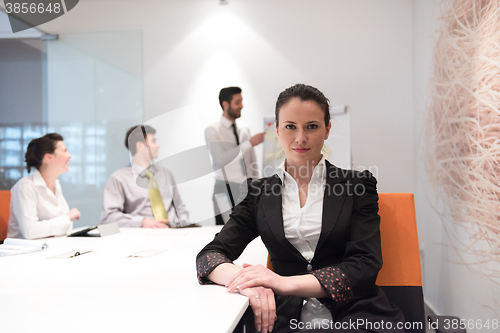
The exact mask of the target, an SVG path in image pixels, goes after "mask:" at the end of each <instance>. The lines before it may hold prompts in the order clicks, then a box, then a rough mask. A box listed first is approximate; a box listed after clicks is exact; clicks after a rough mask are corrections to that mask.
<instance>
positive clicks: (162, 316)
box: [0, 226, 267, 333]
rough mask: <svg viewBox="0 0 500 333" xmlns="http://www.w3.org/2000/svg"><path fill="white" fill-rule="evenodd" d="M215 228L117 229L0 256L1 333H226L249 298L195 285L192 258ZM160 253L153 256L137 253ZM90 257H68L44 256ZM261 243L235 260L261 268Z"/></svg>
mask: <svg viewBox="0 0 500 333" xmlns="http://www.w3.org/2000/svg"><path fill="white" fill-rule="evenodd" d="M219 230H220V226H204V227H202V228H186V229H141V228H139V229H121V232H120V233H119V234H115V235H111V236H107V237H102V238H100V237H75V238H73V237H71V238H68V237H56V238H49V239H47V240H46V241H47V243H48V244H49V247H48V249H46V250H44V251H39V252H35V253H30V254H23V255H17V256H9V257H0V331H2V332H6V333H24V332H30V333H31V332H37V333H40V332H50V333H59V332H60V333H62V332H64V333H66V332H72V333H77V332H86V333H87V332H105V331H108V332H120V333H127V332H134V333H136V332H200V331H203V332H214V333H215V332H217V333H220V332H232V331H233V329H234V327H235V326H236V325H237V323H238V321H239V319H240V318H241V316H242V314H243V313H244V311H245V310H246V308H247V306H248V299H247V298H246V297H244V296H242V295H239V294H229V293H227V292H226V291H225V288H224V287H222V286H215V285H205V286H201V285H199V284H198V282H197V279H196V264H195V261H196V254H197V253H198V252H199V251H200V250H201V248H202V247H203V246H204V245H206V244H207V243H208V242H209V241H211V240H212V239H213V237H214V235H215V233H216V232H218V231H219ZM148 249H159V250H166V251H165V252H162V253H160V254H158V255H156V256H154V257H152V258H128V256H130V255H132V254H135V253H137V252H140V251H143V250H148ZM87 250H92V251H93V252H91V253H87V254H83V255H81V256H78V257H74V258H70V259H50V258H48V257H51V256H54V255H58V254H62V253H66V252H69V251H75V252H76V251H80V252H83V251H87ZM266 257H267V251H266V249H265V247H264V245H263V244H262V241H261V240H260V238H257V239H256V240H254V241H253V242H252V243H251V244H249V246H248V247H247V249H246V250H245V252H244V253H243V255H242V256H241V257H240V258H239V259H238V261H236V263H239V264H242V263H243V262H249V263H255V264H256V263H260V264H263V265H265V262H266Z"/></svg>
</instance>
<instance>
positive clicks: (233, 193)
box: [205, 87, 264, 224]
mask: <svg viewBox="0 0 500 333" xmlns="http://www.w3.org/2000/svg"><path fill="white" fill-rule="evenodd" d="M219 103H220V106H221V108H222V116H221V118H220V121H218V122H215V123H213V124H212V125H210V126H208V127H207V128H206V129H205V140H206V141H207V145H208V148H209V150H210V153H211V155H212V162H213V170H216V175H215V188H214V198H213V200H214V211H215V219H216V224H224V222H223V220H222V216H221V215H220V214H221V212H219V208H218V206H217V203H216V201H215V195H216V194H218V193H227V194H228V197H229V198H230V200H231V204H232V205H233V206H234V204H235V200H236V199H237V198H238V196H239V193H240V192H239V187H240V185H241V184H242V182H243V181H245V179H247V178H253V179H255V178H258V177H259V168H258V165H257V158H256V156H255V151H254V149H253V147H255V146H257V145H259V144H261V143H262V142H263V141H264V133H263V132H262V133H258V134H255V135H254V136H251V134H250V129H249V128H248V126H246V125H245V124H244V123H242V122H241V121H238V122H236V119H238V118H239V117H241V109H243V97H241V88H239V87H228V88H223V89H221V91H220V93H219Z"/></svg>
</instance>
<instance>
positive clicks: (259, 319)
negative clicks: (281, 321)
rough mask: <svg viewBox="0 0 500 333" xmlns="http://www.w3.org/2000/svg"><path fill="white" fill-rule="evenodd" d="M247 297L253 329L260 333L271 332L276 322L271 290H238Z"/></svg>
mask: <svg viewBox="0 0 500 333" xmlns="http://www.w3.org/2000/svg"><path fill="white" fill-rule="evenodd" d="M239 292H240V294H242V295H245V296H247V297H248V299H249V302H250V306H251V307H252V311H253V314H254V319H255V328H256V329H257V331H259V332H262V333H267V332H271V331H272V330H273V328H274V322H275V320H276V302H275V300H274V292H273V290H272V289H271V288H264V287H253V288H246V289H242V290H239Z"/></svg>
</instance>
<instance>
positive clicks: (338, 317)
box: [197, 84, 404, 332]
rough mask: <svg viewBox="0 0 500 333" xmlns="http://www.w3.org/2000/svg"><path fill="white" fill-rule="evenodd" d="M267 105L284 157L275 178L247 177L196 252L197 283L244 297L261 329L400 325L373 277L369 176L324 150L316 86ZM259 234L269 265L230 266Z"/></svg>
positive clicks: (373, 208)
mask: <svg viewBox="0 0 500 333" xmlns="http://www.w3.org/2000/svg"><path fill="white" fill-rule="evenodd" d="M275 112H276V132H277V135H278V139H279V140H280V142H281V146H282V148H283V150H284V152H285V154H286V159H285V161H284V162H283V163H282V165H281V166H279V167H278V169H277V172H276V174H274V175H273V176H271V177H268V178H262V179H259V180H253V181H249V183H248V184H249V186H248V194H247V196H246V198H245V199H244V200H243V201H242V202H241V203H240V204H239V205H237V206H236V207H235V209H234V211H233V213H232V214H231V217H230V220H229V221H228V223H227V224H226V225H225V226H224V228H223V229H222V230H221V232H220V233H219V234H218V235H217V236H216V237H215V239H214V240H213V241H212V242H211V243H209V244H208V245H207V246H205V248H203V250H202V251H201V252H200V253H199V254H198V256H197V269H198V278H199V281H200V283H216V284H221V285H226V286H227V289H228V291H229V292H239V293H241V294H243V295H246V296H248V297H249V301H250V305H251V307H252V310H253V314H254V322H255V326H256V329H257V330H259V331H261V332H268V331H271V330H274V331H276V332H288V331H295V330H298V329H304V328H305V329H308V328H327V329H329V330H335V329H338V328H341V329H342V328H343V329H353V328H354V331H356V332H371V331H374V332H386V331H387V327H388V324H387V323H390V325H391V327H392V330H390V332H403V330H397V329H396V326H397V324H398V322H403V321H404V318H403V315H402V313H401V311H400V310H399V309H398V308H396V307H394V306H393V305H392V304H390V303H389V301H388V300H387V298H386V296H385V294H384V293H383V291H382V290H381V289H379V287H377V286H376V285H375V280H376V278H377V274H378V271H379V270H380V268H381V267H382V255H381V248H380V231H379V223H380V217H379V216H378V214H377V212H378V195H377V190H376V180H375V178H374V177H373V176H372V175H371V173H369V172H368V171H364V172H356V171H350V170H343V169H340V168H337V167H336V166H334V165H332V164H331V163H329V162H328V161H327V160H325V159H324V157H323V156H322V153H321V150H322V147H323V144H324V141H325V140H326V139H327V138H328V135H329V132H330V128H331V124H330V114H329V101H328V99H327V98H326V97H325V96H324V95H323V94H322V93H321V92H320V91H319V90H318V89H316V88H314V87H311V86H307V85H303V84H298V85H295V86H292V87H290V88H288V89H286V90H285V91H283V92H282V93H281V94H280V95H279V97H278V100H277V102H276V109H275ZM257 236H261V238H262V241H263V242H264V244H265V245H266V247H267V249H268V251H269V254H270V257H271V261H272V264H273V267H274V272H272V271H270V270H268V269H267V268H265V267H263V266H261V265H249V264H244V265H243V267H238V266H236V265H234V264H232V261H233V260H235V259H236V258H237V257H238V256H239V255H240V254H241V253H242V251H243V250H244V248H245V246H246V245H247V244H248V243H249V242H251V241H252V240H253V239H254V238H256V237H257ZM304 301H305V302H304ZM382 321H383V323H384V324H385V325H384V326H381V324H382ZM353 322H354V323H356V324H355V325H354V326H353V325H351V326H348V325H349V324H350V323H353ZM307 323H309V324H307ZM312 323H316V324H315V325H316V326H312ZM319 324H321V326H319ZM342 331H343V330H342Z"/></svg>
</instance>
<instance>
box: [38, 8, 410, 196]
mask: <svg viewBox="0 0 500 333" xmlns="http://www.w3.org/2000/svg"><path fill="white" fill-rule="evenodd" d="M411 10H412V8H411V1H409V0H405V1H401V0H378V1H373V0H355V1H353V0H349V1H320V0H312V1H302V0H276V1H264V0H253V1H243V0H229V5H226V6H221V5H219V4H218V1H215V0H214V1H206V0H203V1H202V0H190V1H182V0H170V1H151V0H143V1H123V0H122V1H80V3H79V4H78V6H77V7H75V9H73V10H72V11H70V12H69V13H68V14H66V15H64V16H62V17H60V18H58V19H57V20H54V21H52V22H49V23H46V24H45V25H43V26H41V27H40V28H41V29H43V30H45V31H48V32H51V33H63V32H64V33H69V32H89V31H117V30H136V29H137V30H141V31H142V32H143V41H144V45H143V51H144V55H143V59H144V107H145V109H144V115H145V117H144V119H145V120H148V119H151V118H154V117H155V116H158V115H160V114H162V113H164V112H168V111H171V110H174V109H177V108H181V107H185V106H188V105H196V106H197V108H198V109H199V110H200V113H202V116H200V117H205V118H204V120H205V121H206V122H208V121H211V120H214V119H217V118H218V117H219V115H220V109H219V106H218V101H217V94H218V91H219V89H220V88H221V87H222V86H226V85H240V86H241V87H242V88H243V96H244V105H245V108H244V109H243V116H242V120H244V121H245V122H247V123H248V124H249V125H250V126H251V129H252V131H253V132H254V133H255V132H258V131H260V130H261V129H262V118H263V116H264V115H266V114H272V113H273V112H274V111H273V110H274V103H275V101H276V98H277V96H278V94H279V92H281V91H282V90H283V89H284V88H286V87H288V86H290V85H293V84H295V83H298V82H303V83H308V84H311V85H315V86H317V87H318V88H319V89H320V90H322V91H323V92H324V93H325V94H326V95H327V97H329V98H330V100H331V101H332V104H333V105H339V104H347V105H349V106H350V107H351V112H352V115H351V117H352V118H351V120H352V147H353V161H354V164H355V166H364V167H370V166H371V167H376V168H377V169H378V172H377V173H378V179H379V189H380V191H381V192H413V190H414V179H413V177H412V176H411V175H413V168H414V153H413V146H414V145H413V135H412V132H413V125H412V124H413V122H412V25H411V17H412V11H411ZM183 125H184V124H183ZM185 126H186V128H189V124H185ZM200 135H202V133H193V138H194V139H193V140H195V141H198V140H199V138H200ZM257 155H258V158H259V159H261V155H262V151H261V149H259V150H258V151H257Z"/></svg>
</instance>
